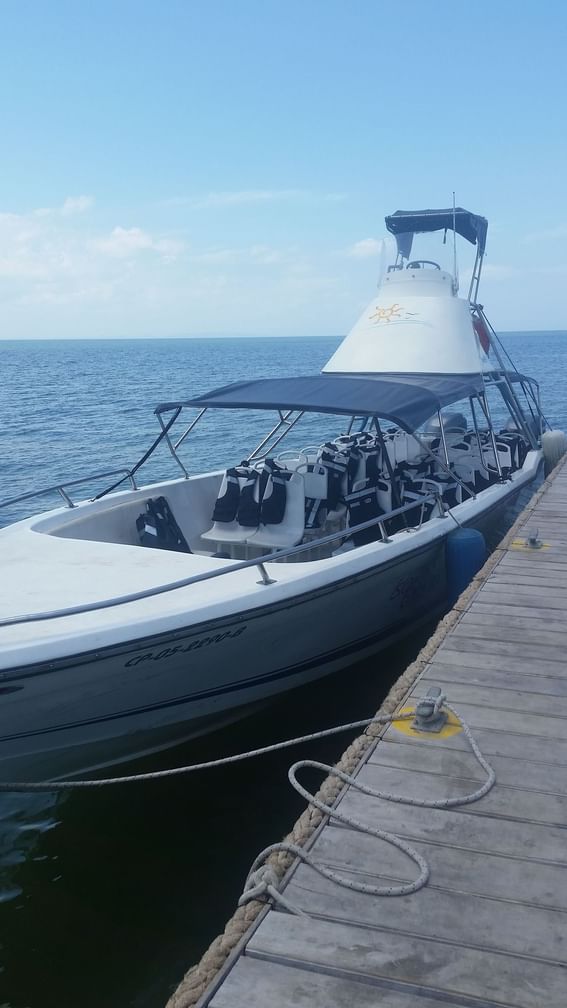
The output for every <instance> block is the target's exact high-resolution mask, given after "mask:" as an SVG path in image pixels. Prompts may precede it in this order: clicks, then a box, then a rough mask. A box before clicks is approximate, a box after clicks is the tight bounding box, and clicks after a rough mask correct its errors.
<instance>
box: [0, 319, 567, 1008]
mask: <svg viewBox="0 0 567 1008" xmlns="http://www.w3.org/2000/svg"><path fill="white" fill-rule="evenodd" d="M504 342H505V345H506V347H507V348H508V350H509V351H510V353H511V354H512V356H513V358H514V360H515V361H516V363H517V366H518V368H519V369H520V370H522V371H524V372H525V373H527V374H529V375H533V376H534V377H535V378H537V379H538V380H539V381H540V383H541V386H542V403H543V406H544V410H545V412H546V413H547V415H548V418H549V419H550V421H551V422H552V423H553V424H554V425H557V426H560V427H564V428H567V400H566V397H565V377H566V375H567V333H559V332H551V333H549V332H547V333H516V334H508V335H507V336H505V337H504ZM337 344H338V340H335V339H326V340H324V339H320V340H293V339H239V340H231V339H216V340H210V339H209V340H147V341H128V340H124V341H116V342H106V341H77V342H68V341H36V342H32V341H30V342H6V341H5V342H0V359H1V363H2V371H1V374H2V381H1V382H0V419H1V423H0V476H1V478H0V497H1V498H7V497H12V496H16V495H17V494H19V493H25V492H27V491H28V490H31V489H36V488H39V487H40V486H48V485H50V484H52V483H56V482H58V481H60V480H61V479H63V478H67V479H73V478H78V477H79V476H81V475H83V474H84V473H88V472H96V471H99V470H104V469H107V468H109V469H112V468H115V467H116V466H119V465H127V464H131V463H132V462H134V461H135V460H136V459H137V458H138V457H139V456H140V455H141V454H142V452H143V451H144V449H145V448H146V447H147V446H148V445H149V444H150V442H151V441H152V440H153V438H154V437H155V435H156V433H157V432H158V426H157V422H156V419H155V417H153V416H152V410H153V408H154V406H155V405H156V404H157V403H158V402H160V401H164V400H169V399H176V398H184V397H187V396H190V395H193V394H196V393H199V392H203V391H205V390H206V389H207V388H211V387H215V386H219V385H222V384H225V383H227V382H229V381H234V380H237V379H239V378H243V377H255V376H260V375H276V374H277V375H282V374H294V373H308V372H313V371H317V370H319V369H320V367H321V366H322V364H323V363H324V362H325V361H326V360H327V358H328V357H329V356H330V354H331V353H332V351H333V350H334V349H335V347H336V346H337ZM241 417H242V415H241V414H239V421H240V419H241ZM207 419H208V418H207ZM211 419H215V420H217V421H219V423H218V425H215V426H213V425H212V424H210V425H209V424H207V426H203V428H202V430H201V431H199V429H197V430H196V431H195V436H194V437H191V438H190V440H189V441H188V442H187V444H186V451H185V453H184V458H185V460H186V462H187V465H188V467H189V468H190V470H191V471H193V472H197V471H201V470H202V469H203V468H209V467H216V466H217V465H223V464H227V463H234V462H235V461H239V460H240V458H241V457H244V456H245V455H246V454H247V452H249V451H250V449H251V448H252V447H254V445H255V443H256V442H257V441H259V440H260V437H261V436H262V434H263V433H265V432H266V430H267V429H268V424H269V420H271V418H268V417H266V416H262V415H258V414H257V415H254V416H252V417H250V418H249V419H248V420H247V421H246V426H245V427H243V426H242V424H239V426H238V428H237V425H236V422H235V420H236V415H234V416H233V415H231V414H229V413H227V414H225V415H224V416H223V415H222V414H217V416H216V417H214V418H213V416H212V415H211ZM269 425H270V426H271V423H270V424H269ZM331 429H334V428H331ZM310 433H312V435H313V440H320V437H319V433H321V434H324V431H323V430H320V426H319V421H317V425H316V427H315V428H314V429H312V431H311V432H310ZM309 440H311V438H310V437H307V436H306V432H305V428H304V433H303V434H298V437H297V441H296V443H299V444H305V443H306V442H308V441H309ZM174 473H175V466H174V463H173V462H172V460H171V457H170V456H168V454H167V451H166V449H164V448H163V447H162V448H160V449H159V454H158V455H157V457H156V458H155V460H153V461H152V463H151V465H150V466H148V467H147V469H145V470H142V475H143V477H144V479H143V481H144V482H146V481H149V480H150V479H157V478H159V477H160V476H166V475H173V474H174ZM94 489H95V488H94V487H87V488H86V489H85V493H84V496H87V495H88V493H87V491H88V492H89V493H90V492H92V490H94ZM48 506H49V499H46V500H45V501H40V502H39V504H38V506H33V505H32V506H31V508H30V506H29V505H18V506H14V507H12V508H10V509H6V510H4V511H3V512H0V524H4V523H8V522H9V521H14V520H16V519H18V518H20V517H23V516H24V515H25V514H27V513H32V512H33V511H35V510H42V509H44V508H47V507H48ZM426 635H427V634H426V631H424V633H423V634H422V635H420V636H419V637H416V638H414V639H412V640H409V641H408V642H407V643H405V644H404V645H403V647H398V648H396V649H391V650H390V651H388V652H385V653H384V654H383V655H382V656H381V658H380V660H379V662H377V661H373V662H371V663H366V664H360V665H357V666H355V667H354V668H353V669H351V670H349V671H348V674H347V675H345V674H344V673H342V674H340V675H338V676H335V677H332V678H331V679H329V680H327V682H326V686H325V689H324V691H323V690H321V688H320V687H318V686H315V687H309V688H306V689H304V690H301V691H300V692H298V693H296V694H290V695H289V696H287V697H284V698H282V700H281V701H279V702H278V703H277V704H276V705H275V706H273V707H272V708H270V710H269V711H266V712H263V713H262V714H259V715H256V716H255V717H253V718H249V719H247V720H246V721H244V722H242V723H241V724H240V725H236V726H234V727H232V728H230V729H226V730H225V731H223V732H218V733H216V734H215V735H214V736H211V737H209V738H206V739H202V740H199V741H197V742H194V743H191V744H190V745H186V746H183V747H180V748H178V749H177V750H174V751H172V752H171V753H169V754H167V755H164V756H161V757H160V758H159V759H158V758H154V759H152V760H146V761H144V762H143V763H142V764H139V768H140V769H142V768H143V769H149V768H150V767H157V766H168V765H171V766H172V765H180V764H182V763H188V762H193V761H197V760H199V759H209V758H214V757H215V756H220V755H225V754H226V753H228V752H237V751H239V750H244V749H248V748H252V747H254V746H259V745H262V744H267V743H268V742H271V741H274V740H275V739H277V738H285V737H289V736H291V735H296V734H301V733H303V732H307V731H310V730H314V729H316V728H319V727H324V726H325V725H331V724H335V723H337V721H339V720H349V719H351V718H352V719H354V718H357V717H364V716H367V715H368V713H369V712H372V711H374V710H375V709H376V707H377V706H378V705H379V703H380V700H381V697H382V696H383V695H384V693H385V692H387V689H388V688H389V685H390V683H391V682H392V681H394V680H395V679H396V678H397V676H398V675H399V673H400V672H401V670H402V669H403V668H404V667H405V666H406V665H407V663H408V662H409V661H410V660H411V659H412V657H413V656H414V654H415V652H416V651H417V650H418V648H419V647H420V646H421V644H422V641H423V638H424V636H426ZM347 741H348V740H347V739H346V738H344V739H341V740H340V741H338V742H337V741H334V742H330V743H324V744H318V745H317V746H316V747H311V748H310V750H309V751H310V753H314V755H315V758H317V757H318V758H321V759H323V760H324V759H329V760H333V759H336V758H337V756H338V755H339V753H340V752H341V751H342V749H343V748H344V747H345V745H346V744H347ZM314 751H315V752H314ZM304 753H305V748H303V749H302V750H300V751H297V752H295V751H287V752H286V753H284V754H283V755H282V756H278V755H274V756H271V757H270V758H269V759H264V760H261V761H257V762H253V763H250V764H248V765H246V766H244V765H242V766H238V767H236V768H234V769H226V770H223V771H222V772H219V771H215V772H214V775H213V774H209V775H206V774H203V775H201V776H193V777H189V778H187V779H186V780H182V779H176V780H169V781H166V782H160V783H156V784H152V785H142V786H135V787H133V786H131V787H129V788H118V789H115V790H105V791H101V792H89V793H84V794H74V795H72V796H71V797H68V798H65V799H57V798H56V796H54V795H44V796H41V797H39V796H38V797H26V796H5V797H1V796H0V1008H78V1006H80V1008H127V1006H134V1008H158V1006H161V1005H163V1004H164V1001H165V999H166V997H167V995H168V993H169V991H170V990H171V988H172V986H174V985H175V982H176V981H177V980H178V979H179V978H180V976H181V975H182V973H183V972H184V970H185V969H186V968H187V966H188V965H190V964H191V963H192V962H194V961H195V960H196V959H197V958H198V957H199V955H200V954H201V952H202V951H203V950H204V949H205V948H206V946H207V945H208V943H209V942H210V941H211V939H212V938H213V937H214V936H215V935H216V934H217V933H218V931H219V930H221V929H222V927H223V925H224V922H225V920H226V919H227V917H228V916H229V915H230V914H231V912H232V910H233V909H234V906H235V903H236V899H237V897H238V895H239V894H240V892H241V889H242V884H243V880H244V876H245V874H246V871H247V868H248V866H249V864H250V862H251V861H252V859H253V857H254V855H255V854H256V853H257V851H258V850H259V849H261V848H262V847H263V846H265V845H266V844H267V843H269V842H272V841H274V840H275V839H277V838H278V837H280V836H281V835H282V834H283V833H285V832H286V831H287V830H288V828H289V827H290V825H291V824H292V822H293V821H294V819H295V818H296V816H297V814H298V813H299V812H300V810H301V805H302V803H301V801H300V799H299V798H298V797H297V796H296V795H295V793H294V792H293V791H292V790H291V789H290V788H289V786H288V784H287V779H286V773H287V767H288V766H289V765H290V764H291V763H292V762H293V760H294V759H297V758H299V756H300V755H302V754H304ZM132 769H133V767H132V766H130V767H129V770H132Z"/></svg>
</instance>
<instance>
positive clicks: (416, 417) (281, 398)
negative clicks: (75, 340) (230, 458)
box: [155, 374, 483, 431]
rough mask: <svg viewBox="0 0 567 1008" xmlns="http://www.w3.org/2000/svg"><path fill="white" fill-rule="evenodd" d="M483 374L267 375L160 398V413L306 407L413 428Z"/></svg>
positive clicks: (477, 386) (471, 389)
mask: <svg viewBox="0 0 567 1008" xmlns="http://www.w3.org/2000/svg"><path fill="white" fill-rule="evenodd" d="M482 386H483V382H482V376H481V375H478V374H477V375H385V376H381V377H375V376H373V375H356V376H353V375H340V374H315V375H306V376H303V377H299V378H264V379H256V380H254V381H244V382H236V383H234V384H232V385H224V386H223V387H222V388H218V389H214V390H213V391H212V392H208V393H207V394H205V395H200V396H196V397H195V398H194V399H186V400H183V401H179V402H168V403H161V404H160V405H159V406H157V407H156V411H155V412H156V413H164V412H167V411H168V410H174V409H177V408H178V407H182V406H190V407H194V408H196V409H204V408H207V409H209V408H210V409H221V408H224V409H238V408H240V409H263V410H273V409H276V410H290V409H293V410H302V411H305V412H309V413H338V414H342V415H346V416H353V415H354V416H374V415H376V416H379V417H382V418H383V419H385V420H390V421H392V422H393V423H395V424H398V425H399V426H400V427H403V428H404V429H405V430H408V431H412V430H415V429H416V428H417V427H419V426H420V425H421V424H422V423H424V421H425V420H428V419H429V418H430V417H431V416H433V415H434V414H435V413H436V412H437V411H438V410H439V409H441V408H442V407H443V406H448V405H450V403H453V402H458V400H459V399H464V398H466V397H467V396H470V395H474V394H475V393H476V392H478V391H481V390H482Z"/></svg>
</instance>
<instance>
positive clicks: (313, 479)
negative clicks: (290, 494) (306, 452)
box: [296, 462, 329, 529]
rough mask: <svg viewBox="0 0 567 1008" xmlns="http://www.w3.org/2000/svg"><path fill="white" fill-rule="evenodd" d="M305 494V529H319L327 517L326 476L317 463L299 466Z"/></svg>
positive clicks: (324, 470) (325, 471) (322, 468)
mask: <svg viewBox="0 0 567 1008" xmlns="http://www.w3.org/2000/svg"><path fill="white" fill-rule="evenodd" d="M296 472H297V473H298V474H300V475H301V476H302V477H303V489H304V494H305V528H306V529H311V528H319V526H321V525H322V524H323V523H324V520H325V517H326V515H327V494H328V482H329V481H328V476H327V470H326V468H325V466H323V465H321V463H319V462H314V463H311V464H307V465H305V466H299V468H298V469H297V470H296Z"/></svg>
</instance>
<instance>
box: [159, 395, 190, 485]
mask: <svg viewBox="0 0 567 1008" xmlns="http://www.w3.org/2000/svg"><path fill="white" fill-rule="evenodd" d="M180 413H181V409H180V408H178V409H177V416H176V417H175V420H177V417H178V416H179V414H180ZM157 418H158V420H159V424H160V427H161V429H162V431H163V435H164V437H165V440H166V441H167V446H168V448H169V450H170V452H171V454H172V455H173V458H174V459H175V461H176V462H177V465H178V466H179V468H180V469H182V471H183V473H184V475H185V479H189V473H188V472H187V470H186V468H185V466H184V465H183V462H182V461H181V459H180V458H179V456H178V455H177V454H176V452H175V448H174V447H173V444H172V443H171V438H170V436H169V433H168V431H167V429H166V427H165V424H164V422H163V420H162V418H161V413H158V415H157ZM175 420H174V423H175Z"/></svg>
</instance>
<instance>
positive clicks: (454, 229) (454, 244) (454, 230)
mask: <svg viewBox="0 0 567 1008" xmlns="http://www.w3.org/2000/svg"><path fill="white" fill-rule="evenodd" d="M455 224H456V207H455V193H453V276H454V278H455V279H454V281H453V286H454V289H455V294H456V293H457V291H458V289H459V275H458V268H457V230H456V227H455Z"/></svg>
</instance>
